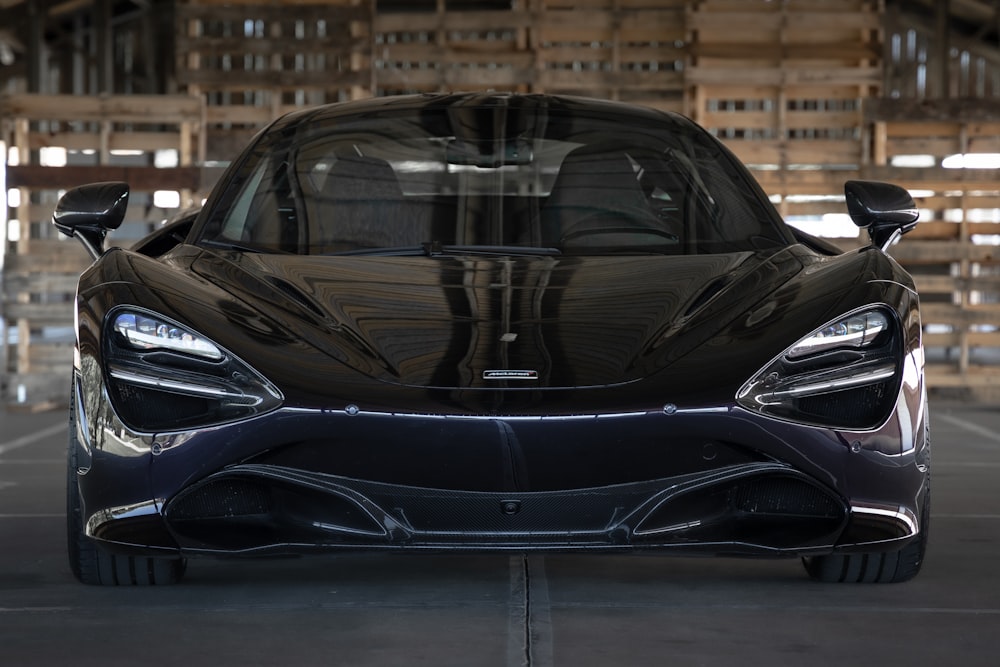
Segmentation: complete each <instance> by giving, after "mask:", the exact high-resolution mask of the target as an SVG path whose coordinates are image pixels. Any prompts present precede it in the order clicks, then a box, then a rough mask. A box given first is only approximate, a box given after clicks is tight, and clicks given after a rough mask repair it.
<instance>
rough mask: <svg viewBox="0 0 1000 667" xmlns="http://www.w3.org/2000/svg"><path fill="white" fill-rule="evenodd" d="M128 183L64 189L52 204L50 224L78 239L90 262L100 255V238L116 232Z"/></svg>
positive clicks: (101, 252)
mask: <svg viewBox="0 0 1000 667" xmlns="http://www.w3.org/2000/svg"><path fill="white" fill-rule="evenodd" d="M128 192H129V189H128V183H120V182H118V181H111V182H107V183H91V184H89V185H81V186H80V187H77V188H73V189H72V190H68V191H67V192H66V194H64V195H63V196H62V197H60V199H59V203H57V204H56V210H55V212H54V213H53V214H52V224H54V225H55V226H56V229H58V230H59V231H60V232H62V233H63V234H65V235H66V236H70V237H75V238H78V239H80V242H81V243H82V244H83V246H84V247H85V248H86V249H87V252H89V253H90V254H91V256H92V257H93V258H94V259H97V258H98V257H100V256H101V255H102V254H103V253H104V237H105V236H107V233H108V231H109V230H112V229H118V227H119V226H120V225H121V224H122V220H124V219H125V210H126V209H127V208H128Z"/></svg>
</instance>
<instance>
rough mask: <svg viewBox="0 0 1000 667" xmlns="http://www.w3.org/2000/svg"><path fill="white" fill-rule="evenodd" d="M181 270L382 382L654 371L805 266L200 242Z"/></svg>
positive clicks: (586, 378) (567, 384)
mask: <svg viewBox="0 0 1000 667" xmlns="http://www.w3.org/2000/svg"><path fill="white" fill-rule="evenodd" d="M192 268H193V269H194V270H195V271H196V272H197V273H199V274H201V275H202V276H203V277H204V278H207V279H208V280H210V281H211V282H213V283H215V284H216V285H218V286H220V287H223V288H224V289H225V290H227V291H229V292H230V293H232V294H234V296H237V297H238V298H239V300H240V301H242V302H243V303H245V304H247V305H249V306H251V307H252V310H253V311H256V312H258V313H259V314H260V315H261V316H263V317H264V318H266V319H268V320H270V321H272V322H274V324H275V325H276V328H277V329H278V330H281V331H284V332H292V333H293V334H294V336H296V337H299V338H300V339H301V341H304V342H305V343H307V344H308V345H310V346H312V347H313V348H315V349H316V350H319V351H321V352H323V353H324V354H325V355H327V356H328V357H332V358H334V359H336V360H338V361H339V362H341V363H343V364H346V365H348V366H350V367H351V368H353V369H354V370H355V371H358V372H360V373H363V374H365V375H367V376H369V377H370V378H374V379H377V380H379V381H381V382H385V383H392V384H396V385H405V386H410V387H421V388H441V389H477V388H490V389H497V388H518V389H520V388H525V389H526V388H545V389H557V388H561V389H566V388H593V387H613V386H616V385H623V384H629V383H634V382H636V381H638V380H641V379H643V378H645V377H648V376H650V375H651V374H654V373H657V372H658V371H660V370H662V369H663V368H665V367H667V366H669V365H671V364H673V363H674V362H676V361H677V360H678V359H680V358H683V357H685V356H686V355H688V354H689V353H690V352H691V351H692V350H695V349H696V348H698V347H699V346H701V345H703V344H704V343H705V342H706V341H708V340H709V339H710V338H712V337H713V336H715V335H716V334H718V333H719V332H720V331H722V330H724V329H725V328H726V327H727V326H729V325H730V324H731V323H732V322H733V321H734V320H735V319H736V318H738V317H739V316H740V315H741V314H742V313H745V312H746V311H747V310H748V309H750V308H752V307H753V306H754V304H756V303H757V302H759V301H760V300H761V299H763V298H765V297H767V295H769V294H770V293H771V292H773V291H774V290H775V289H776V288H777V287H778V286H780V285H782V284H785V283H786V282H787V281H788V280H789V278H790V277H791V276H793V275H795V274H796V273H798V272H799V271H800V270H801V268H802V264H801V262H800V261H799V260H798V258H797V257H796V255H795V254H794V253H793V252H790V251H789V249H784V250H779V251H770V252H766V253H765V252H762V253H746V252H745V253H732V254H717V255H692V256H616V257H538V256H534V257H521V256H509V257H496V256H492V257H484V256H454V257H452V256H445V257H382V256H365V257H311V256H307V257H303V256H287V255H274V254H249V253H212V252H205V253H203V254H202V255H201V257H200V259H199V260H197V261H196V262H195V263H194V265H193V266H192ZM257 328H258V329H259V326H258V327H257Z"/></svg>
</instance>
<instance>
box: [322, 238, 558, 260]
mask: <svg viewBox="0 0 1000 667" xmlns="http://www.w3.org/2000/svg"><path fill="white" fill-rule="evenodd" d="M324 254H326V255H332V256H337V257H350V256H359V255H378V256H379V257H409V256H419V255H423V256H425V257H444V256H449V257H451V256H456V255H487V256H490V257H493V256H496V257H504V256H510V255H520V256H528V257H552V256H556V255H561V254H562V252H561V251H560V250H559V248H535V247H528V246H520V245H446V244H442V243H438V242H437V241H427V242H426V243H423V244H421V245H417V246H399V247H392V248H355V249H354V250H341V251H340V252H330V253H324Z"/></svg>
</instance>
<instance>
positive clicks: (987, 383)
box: [926, 364, 1000, 389]
mask: <svg viewBox="0 0 1000 667" xmlns="http://www.w3.org/2000/svg"><path fill="white" fill-rule="evenodd" d="M926 372H927V386H928V387H929V388H931V389H937V388H945V387H947V388H969V387H996V386H998V385H1000V372H998V371H997V369H996V368H991V367H983V368H975V367H970V368H969V370H968V372H966V373H959V372H958V371H957V370H956V369H955V367H953V366H944V365H939V364H931V365H928V366H927V369H926Z"/></svg>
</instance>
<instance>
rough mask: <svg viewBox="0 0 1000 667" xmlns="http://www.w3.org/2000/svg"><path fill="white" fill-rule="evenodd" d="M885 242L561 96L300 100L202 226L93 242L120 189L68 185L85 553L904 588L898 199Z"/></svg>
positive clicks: (171, 574) (99, 578) (909, 497)
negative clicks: (800, 212) (454, 554)
mask: <svg viewBox="0 0 1000 667" xmlns="http://www.w3.org/2000/svg"><path fill="white" fill-rule="evenodd" d="M845 190H846V200H847V209H848V211H849V212H850V214H851V216H852V218H853V219H854V221H855V222H856V223H857V224H858V225H859V226H861V227H864V228H866V229H867V231H868V234H869V236H870V238H871V244H870V245H869V246H868V247H864V248H862V249H860V250H857V251H851V252H844V253H840V252H838V251H837V250H835V249H833V248H831V247H830V246H829V245H828V244H825V243H824V242H822V241H821V240H819V239H816V238H812V237H810V236H808V235H805V234H803V233H801V232H798V231H796V230H794V229H792V228H791V227H789V226H787V225H786V224H785V223H784V222H783V221H782V220H781V219H780V218H779V217H778V215H777V214H776V211H775V209H774V207H773V206H772V205H771V204H770V202H769V201H768V199H767V197H766V196H765V195H764V194H763V192H762V191H761V189H760V188H759V186H758V185H757V184H756V183H755V181H754V180H753V178H752V177H751V176H750V174H749V172H748V171H747V170H746V169H745V168H744V167H743V166H741V165H740V164H739V163H738V162H737V160H736V159H734V157H733V156H732V155H731V154H730V153H729V152H728V151H727V149H726V148H724V147H723V146H722V145H721V144H720V142H719V141H717V140H716V139H715V138H713V137H712V136H711V135H710V134H709V133H707V132H706V131H704V130H702V129H700V128H699V127H698V126H696V125H695V124H694V123H692V122H691V121H689V120H687V119H685V118H683V117H681V116H678V115H674V114H669V113H663V112H658V111H653V110H650V109H643V108H639V107H635V106H630V105H625V104H619V103H612V102H602V101H596V100H587V99H581V98H573V97H559V96H551V95H512V94H494V93H478V94H455V95H414V96H402V97H389V98H379V99H370V100H365V101H357V102H348V103H342V104H334V105H329V106H324V107H320V108H315V109H310V110H302V111H297V112H294V113H291V114H289V115H286V116H284V117H282V118H280V119H278V120H277V121H275V122H274V123H273V124H271V125H270V126H269V127H268V128H266V129H265V130H263V131H262V132H260V133H259V134H258V136H257V137H256V138H255V139H254V140H253V141H252V143H251V144H250V146H249V147H248V148H247V149H246V150H245V151H244V152H243V153H242V154H241V155H240V156H239V157H238V158H237V159H236V160H235V161H234V162H233V163H232V164H231V166H230V167H229V168H228V170H227V172H226V173H225V174H224V176H223V177H222V179H221V181H220V182H219V184H218V185H217V187H216V188H215V189H214V191H213V193H212V194H211V196H210V197H209V198H208V200H207V202H206V203H205V205H204V207H203V208H202V209H201V210H200V212H198V213H197V214H196V215H193V216H188V217H182V218H180V219H179V220H177V221H176V222H174V223H172V224H171V225H169V226H167V227H164V228H163V229H161V230H159V231H157V232H156V233H154V234H153V235H152V236H150V237H149V238H147V239H145V240H143V241H142V242H140V243H139V244H138V245H136V246H135V247H133V248H131V249H129V250H126V249H123V248H105V247H104V240H105V234H106V232H107V231H108V230H112V229H114V228H116V227H117V226H118V225H119V224H120V223H121V221H122V218H123V215H124V211H125V206H126V203H127V199H128V186H127V185H126V184H124V183H98V184H91V185H84V186H82V187H80V188H77V189H74V190H71V191H70V192H68V193H66V195H65V196H64V197H63V198H62V199H61V201H60V203H59V205H58V208H57V211H56V213H55V215H54V223H55V224H56V226H57V227H58V228H59V229H60V230H62V231H63V232H65V233H67V234H69V235H71V236H76V237H78V238H79V239H80V240H81V241H82V242H83V243H84V244H85V245H86V246H87V247H88V248H89V250H90V251H91V253H92V254H93V256H94V260H95V261H94V263H93V265H92V266H91V267H90V268H89V269H87V271H86V272H85V273H84V274H83V275H82V276H81V278H80V284H79V291H78V294H77V303H76V325H77V335H78V339H77V354H76V359H75V372H74V378H73V383H72V386H73V400H72V408H71V411H72V421H71V424H72V426H71V428H70V444H69V466H68V487H69V488H68V510H69V512H68V517H69V525H68V529H69V559H70V563H71V565H72V569H73V572H74V574H75V575H76V576H77V577H78V578H79V579H80V580H81V581H83V582H86V583H92V584H153V583H156V584H160V583H170V582H174V581H176V580H178V579H179V578H180V576H181V575H182V573H183V571H184V565H185V562H186V559H187V558H188V557H193V556H220V555H226V556H230V555H233V556H235V555H264V554H287V553H293V554H298V553H307V552H316V551H326V552H329V551H341V550H349V549H353V550H364V549H369V550H383V551H420V552H428V551H458V550H481V551H494V552H497V551H511V552H527V551H542V552H557V551H564V552H565V551H593V552H650V553H658V554H666V553H684V554H716V555H726V556H735V555H743V556H794V557H801V558H802V559H803V561H804V563H805V567H806V570H807V572H808V573H809V575H810V576H812V577H814V578H816V579H820V580H824V581H886V582H895V581H904V580H907V579H909V578H911V577H913V576H914V575H916V574H917V572H918V570H919V569H920V565H921V561H922V559H923V554H924V550H925V546H926V542H927V527H928V515H929V510H928V508H929V492H928V481H929V468H928V466H929V458H930V457H929V452H930V449H929V442H928V436H927V428H928V416H927V408H926V391H925V385H924V376H923V365H924V364H923V351H922V347H921V324H920V314H919V301H918V297H917V293H916V292H915V290H914V286H913V281H912V280H911V278H910V276H909V275H908V274H907V273H906V272H905V271H904V270H903V269H901V268H900V266H899V265H898V264H897V263H896V262H895V261H893V259H892V258H891V257H889V256H888V255H887V254H886V249H887V248H888V247H889V245H890V244H892V243H893V242H894V241H895V240H896V239H897V238H898V236H899V235H900V234H902V233H903V232H906V231H907V230H909V229H910V228H912V227H913V226H914V225H915V224H916V220H917V211H916V208H915V205H914V202H913V200H912V198H911V197H910V196H909V194H908V193H907V192H906V191H905V190H903V189H901V188H898V187H896V186H893V185H888V184H884V183H875V182H867V181H851V182H848V183H847V184H846V188H845Z"/></svg>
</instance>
